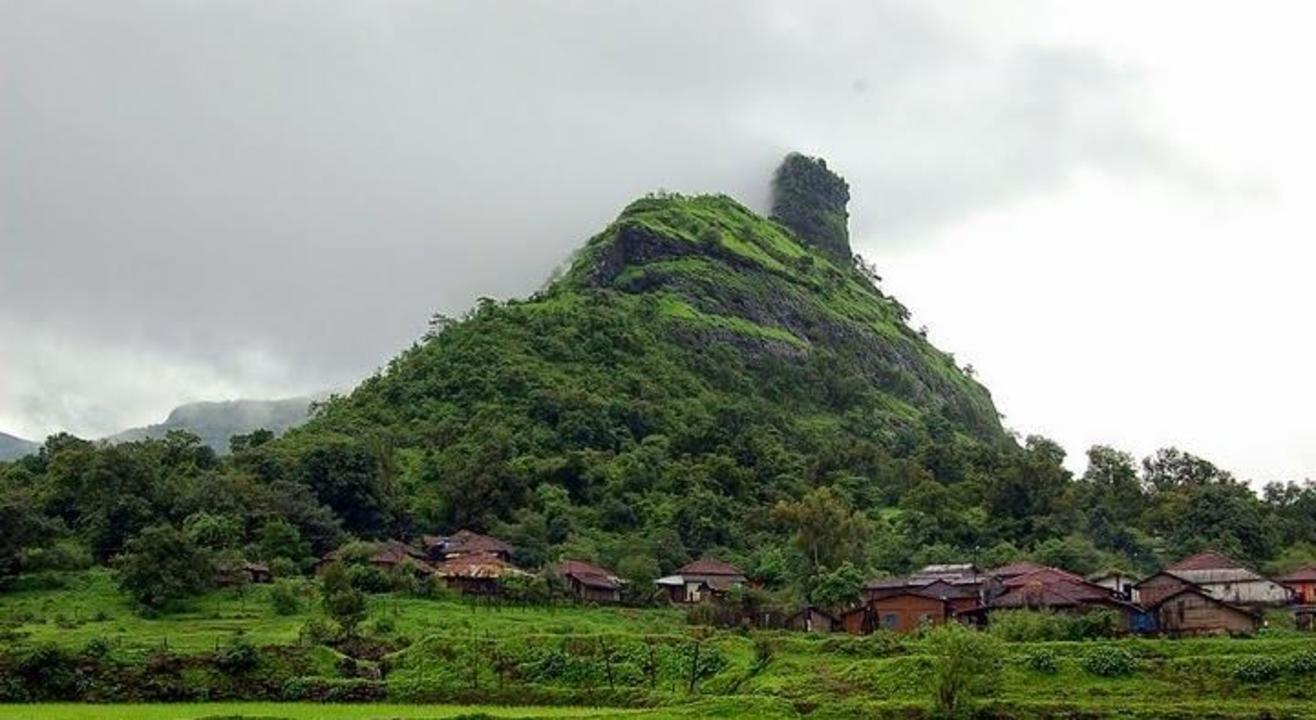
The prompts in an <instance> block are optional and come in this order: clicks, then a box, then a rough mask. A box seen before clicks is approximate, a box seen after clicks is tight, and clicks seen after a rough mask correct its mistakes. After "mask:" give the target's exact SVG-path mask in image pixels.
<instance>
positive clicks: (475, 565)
mask: <svg viewBox="0 0 1316 720" xmlns="http://www.w3.org/2000/svg"><path fill="white" fill-rule="evenodd" d="M434 574H435V575H436V576H438V577H439V578H441V579H442V580H443V583H444V584H445V585H447V586H448V587H449V588H452V589H454V590H458V591H460V592H461V593H462V594H463V595H486V596H489V595H498V594H499V593H500V592H501V591H502V582H503V580H506V579H507V578H509V577H513V576H517V577H529V576H530V573H528V572H526V571H524V570H522V569H520V568H518V567H516V566H515V565H513V564H511V563H510V562H508V561H506V560H504V559H503V558H502V557H501V556H500V555H497V554H494V553H487V554H479V553H475V554H462V555H457V556H454V557H452V558H450V559H448V560H444V561H443V562H440V563H439V564H437V565H435V566H434Z"/></svg>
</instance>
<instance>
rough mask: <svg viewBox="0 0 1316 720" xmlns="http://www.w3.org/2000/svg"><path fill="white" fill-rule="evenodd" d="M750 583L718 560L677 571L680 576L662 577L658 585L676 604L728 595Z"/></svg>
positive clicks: (735, 570) (701, 561) (690, 565)
mask: <svg viewBox="0 0 1316 720" xmlns="http://www.w3.org/2000/svg"><path fill="white" fill-rule="evenodd" d="M748 582H749V578H747V577H746V576H745V573H744V572H743V571H741V570H740V568H738V567H736V566H735V565H732V564H730V563H727V562H723V561H721V560H718V559H717V558H702V559H699V560H695V561H694V562H690V563H686V564H685V565H683V566H681V567H679V568H677V570H676V573H675V574H672V575H668V576H666V577H661V578H658V579H657V580H655V581H654V584H655V585H657V586H658V587H660V588H662V589H663V590H664V591H665V592H666V593H667V598H668V599H669V600H670V601H671V602H674V603H697V602H702V601H704V600H708V599H710V598H713V597H721V596H725V595H726V594H727V592H729V591H730V590H731V589H732V588H736V587H743V586H744V585H746V584H747V583H748Z"/></svg>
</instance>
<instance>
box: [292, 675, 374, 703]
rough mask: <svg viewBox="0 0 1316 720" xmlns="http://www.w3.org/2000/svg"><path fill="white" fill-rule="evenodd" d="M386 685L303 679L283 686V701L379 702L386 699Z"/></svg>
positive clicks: (364, 681) (362, 681)
mask: <svg viewBox="0 0 1316 720" xmlns="http://www.w3.org/2000/svg"><path fill="white" fill-rule="evenodd" d="M385 690H386V689H385V686H384V683H382V682H380V681H378V680H362V679H360V678H348V679H332V678H318V677H301V678H293V679H292V680H289V681H288V682H287V683H286V684H285V685H284V686H283V699H284V700H289V701H302V700H309V701H313V702H330V703H337V702H377V701H379V700H383V699H384V695H385Z"/></svg>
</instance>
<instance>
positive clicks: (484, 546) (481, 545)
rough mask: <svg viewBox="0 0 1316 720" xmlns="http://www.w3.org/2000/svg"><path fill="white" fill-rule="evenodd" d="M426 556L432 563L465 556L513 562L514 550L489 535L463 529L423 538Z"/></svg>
mask: <svg viewBox="0 0 1316 720" xmlns="http://www.w3.org/2000/svg"><path fill="white" fill-rule="evenodd" d="M421 540H422V542H423V544H424V546H425V554H426V556H427V557H428V558H429V560H430V561H431V562H436V563H438V562H443V561H444V560H451V559H453V558H457V557H462V556H463V555H494V556H496V557H499V558H501V559H503V560H504V561H506V562H511V561H512V553H513V552H514V548H513V547H512V546H511V545H508V544H507V543H505V542H503V541H502V540H499V539H498V538H495V537H491V536H489V535H481V534H480V533H477V532H475V531H473V530H466V529H464V528H463V529H461V530H458V531H457V532H455V533H453V534H452V535H446V536H445V535H425V536H423V537H422V538H421Z"/></svg>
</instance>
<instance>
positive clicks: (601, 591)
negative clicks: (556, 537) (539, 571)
mask: <svg viewBox="0 0 1316 720" xmlns="http://www.w3.org/2000/svg"><path fill="white" fill-rule="evenodd" d="M548 572H549V573H550V574H552V575H555V576H557V577H559V578H561V579H562V580H563V581H564V582H566V584H567V586H568V587H570V588H571V593H572V595H575V597H576V599H577V600H581V601H584V602H597V603H615V602H621V589H622V585H623V584H624V583H625V581H624V580H622V579H621V578H619V577H617V575H616V574H614V573H613V572H611V571H609V570H606V569H604V568H601V567H599V566H598V565H593V564H591V563H587V562H583V561H581V560H564V561H562V562H560V563H556V564H554V565H550V566H549V567H548Z"/></svg>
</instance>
